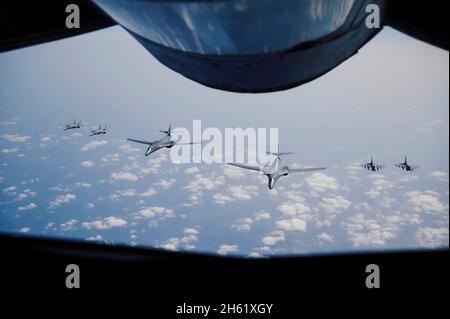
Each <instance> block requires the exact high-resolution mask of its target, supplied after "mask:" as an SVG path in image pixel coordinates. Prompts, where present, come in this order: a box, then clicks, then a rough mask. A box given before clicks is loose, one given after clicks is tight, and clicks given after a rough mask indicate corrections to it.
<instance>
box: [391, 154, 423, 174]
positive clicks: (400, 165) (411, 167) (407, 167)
mask: <svg viewBox="0 0 450 319" xmlns="http://www.w3.org/2000/svg"><path fill="white" fill-rule="evenodd" d="M395 166H396V167H398V168H401V169H402V170H404V171H407V172H414V171H415V170H416V169H418V168H419V166H416V165H409V164H408V159H407V158H406V156H405V162H404V163H398V164H395Z"/></svg>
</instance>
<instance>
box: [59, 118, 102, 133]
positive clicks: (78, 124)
mask: <svg viewBox="0 0 450 319" xmlns="http://www.w3.org/2000/svg"><path fill="white" fill-rule="evenodd" d="M79 128H81V120H79V121H78V122H77V121H76V119H74V120H73V122H72V123H69V124H66V125H65V126H64V129H63V131H68V130H74V129H79ZM103 134H106V124H105V127H104V128H102V126H101V125H100V124H99V125H98V128H96V129H91V134H90V135H89V136H94V135H103Z"/></svg>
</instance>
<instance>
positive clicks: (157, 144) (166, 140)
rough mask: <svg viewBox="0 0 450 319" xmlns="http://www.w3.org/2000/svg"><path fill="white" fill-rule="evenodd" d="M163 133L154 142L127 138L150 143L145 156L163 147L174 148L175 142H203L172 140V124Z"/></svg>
mask: <svg viewBox="0 0 450 319" xmlns="http://www.w3.org/2000/svg"><path fill="white" fill-rule="evenodd" d="M159 132H161V133H164V134H165V135H164V136H163V137H162V138H161V139H159V140H157V141H153V142H148V141H141V140H135V139H132V138H127V140H128V141H130V142H135V143H140V144H145V145H148V147H147V150H146V151H145V156H149V155H150V154H152V153H154V152H156V151H158V150H160V149H162V148H172V147H173V146H174V145H175V144H177V145H192V144H201V143H202V142H192V143H179V142H178V141H174V140H172V132H173V131H172V124H170V125H169V128H168V129H167V131H159Z"/></svg>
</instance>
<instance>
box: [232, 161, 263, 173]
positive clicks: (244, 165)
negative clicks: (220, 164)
mask: <svg viewBox="0 0 450 319" xmlns="http://www.w3.org/2000/svg"><path fill="white" fill-rule="evenodd" d="M227 164H228V165H232V166H236V167H240V168H245V169H250V170H252V171H258V172H259V170H260V167H259V166H255V165H247V164H235V163H227Z"/></svg>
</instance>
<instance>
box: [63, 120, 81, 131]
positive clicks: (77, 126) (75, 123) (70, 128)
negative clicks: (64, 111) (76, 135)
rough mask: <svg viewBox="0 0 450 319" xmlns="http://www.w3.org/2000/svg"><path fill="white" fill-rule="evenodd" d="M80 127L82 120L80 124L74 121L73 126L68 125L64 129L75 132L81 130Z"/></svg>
mask: <svg viewBox="0 0 450 319" xmlns="http://www.w3.org/2000/svg"><path fill="white" fill-rule="evenodd" d="M80 127H81V120H80V121H78V123H77V121H76V120H75V119H74V120H73V123H72V124H66V126H65V127H64V131H67V130H73V129H75V128H80Z"/></svg>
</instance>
